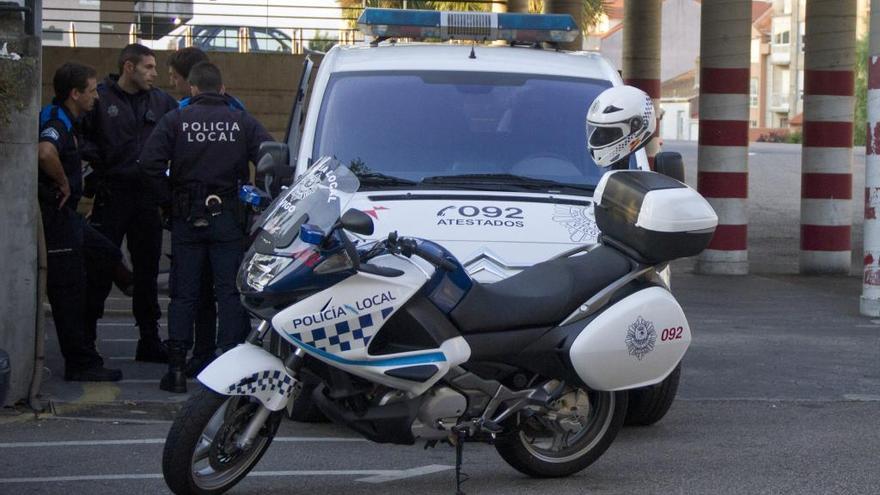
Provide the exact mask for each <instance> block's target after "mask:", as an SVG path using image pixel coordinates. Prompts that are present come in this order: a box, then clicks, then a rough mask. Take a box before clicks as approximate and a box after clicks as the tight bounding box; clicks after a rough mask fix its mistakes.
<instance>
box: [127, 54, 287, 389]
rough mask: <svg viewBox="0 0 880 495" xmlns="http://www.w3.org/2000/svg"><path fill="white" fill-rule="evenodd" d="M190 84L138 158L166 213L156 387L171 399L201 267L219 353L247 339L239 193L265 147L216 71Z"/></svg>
mask: <svg viewBox="0 0 880 495" xmlns="http://www.w3.org/2000/svg"><path fill="white" fill-rule="evenodd" d="M189 82H190V85H191V86H192V94H193V98H192V100H191V101H190V104H189V105H187V106H186V107H184V108H181V109H178V110H176V111H174V112H171V113H169V114H168V115H166V116H165V117H163V118H162V120H161V121H160V122H159V125H158V126H157V128H156V131H155V132H154V133H153V135H152V136H150V139H149V140H148V141H147V144H146V145H145V146H144V152H143V154H142V155H141V158H140V169H141V172H142V174H143V177H144V180H145V181H146V183H147V184H148V186H149V187H150V188H151V189H152V190H153V191H156V193H157V194H158V195H159V196H160V198H162V200H163V201H164V202H165V205H166V207H170V209H171V254H172V256H173V257H174V259H175V260H178V262H175V263H174V264H173V266H172V272H171V277H172V292H171V303H170V305H169V307H168V333H169V336H170V339H169V341H168V357H169V369H168V373H167V374H166V375H165V376H164V377H162V380H161V382H160V384H159V388H161V389H162V390H166V391H170V392H177V393H183V392H186V377H185V376H184V366H185V364H186V354H187V351H188V350H189V348H190V346H191V345H192V338H193V322H194V319H195V315H196V308H197V304H198V297H199V291H200V285H201V281H202V276H201V273H202V270H203V269H204V267H205V265H206V264H210V267H211V270H212V272H213V274H214V291H215V294H216V297H217V307H218V313H219V315H218V316H219V328H218V332H217V345H218V347H219V348H220V350H221V351H226V350H228V349H230V348H232V347H234V346H235V345H236V344H238V343H240V342H242V341H244V338H245V337H246V334H247V329H248V328H249V324H248V323H247V322H248V316H247V314H246V312H245V310H244V308H243V307H242V306H241V303H240V301H239V293H238V290H237V289H236V286H235V277H236V273H237V271H238V265H239V263H240V262H241V258H242V255H243V251H244V248H243V243H242V240H243V237H244V228H243V226H244V220H243V211H244V210H243V205H241V204H240V202H239V201H238V198H237V197H238V189H239V188H240V186H241V185H242V184H244V183H246V182H247V181H248V176H249V169H248V162H249V161H251V162H256V160H257V153H258V151H259V146H260V143H262V142H264V141H272V137H271V136H270V135H269V133H268V132H266V130H265V129H264V128H263V126H262V125H260V123H259V122H257V121H256V120H255V119H254V118H253V117H251V116H250V115H249V114H248V113H246V112H243V111H241V110H238V109H235V108H232V107H231V106H230V98H229V97H228V96H226V95H225V94H224V92H225V90H224V87H223V81H222V77H221V74H220V70H219V69H218V68H217V66H215V65H213V64H211V63H209V62H202V63H199V64H197V65H196V66H194V67H193V68H192V70H191V71H190V74H189ZM169 163H170V167H169ZM179 260H186V262H185V263H181V262H179Z"/></svg>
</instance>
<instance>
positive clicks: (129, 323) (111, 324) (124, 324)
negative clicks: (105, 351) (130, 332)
mask: <svg viewBox="0 0 880 495" xmlns="http://www.w3.org/2000/svg"><path fill="white" fill-rule="evenodd" d="M98 326H99V327H132V328H134V327H135V326H136V325H135V323H134V320H131V321H99V322H98ZM159 326H160V327H162V328H165V327H166V326H167V325H165V324H164V323H159Z"/></svg>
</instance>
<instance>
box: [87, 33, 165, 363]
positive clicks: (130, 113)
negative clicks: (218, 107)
mask: <svg viewBox="0 0 880 495" xmlns="http://www.w3.org/2000/svg"><path fill="white" fill-rule="evenodd" d="M118 67H119V75H118V77H117V76H114V75H110V76H109V77H107V78H106V79H105V80H104V81H103V82H102V83H101V84H99V85H98V94H99V95H100V101H99V103H98V104H97V105H95V108H94V110H93V111H92V112H89V114H88V115H87V116H86V118H85V119H84V122H83V123H84V137H85V138H86V140H87V146H86V148H85V149H84V150H83V154H84V157H85V158H86V159H87V160H88V161H89V162H90V163H91V165H92V168H94V169H95V174H94V175H96V176H98V177H99V181H100V184H101V185H100V187H98V188H97V192H96V194H95V203H94V206H93V209H92V215H91V217H90V222H91V224H92V225H93V226H94V227H95V228H96V229H97V230H98V231H100V232H101V233H102V234H104V235H106V236H107V237H108V238H109V239H110V240H112V241H113V242H114V243H116V245H117V246H121V245H122V240H123V238H125V239H126V245H127V247H128V251H129V253H130V254H131V263H132V268H133V271H134V295H133V298H132V313H134V318H135V323H136V325H137V327H138V330H139V332H140V339H139V340H138V344H137V350H136V352H135V360H136V361H147V362H158V363H165V362H167V360H168V356H167V354H166V350H165V346H164V344H163V343H162V341H161V340H160V339H159V318H160V317H161V310H160V308H159V293H158V286H157V278H158V275H159V260H160V258H161V256H162V221H161V218H160V217H159V206H158V202H157V199H156V198H155V197H153V196H151V195H150V194H149V193H148V191H145V190H144V189H143V184H142V183H141V181H140V175H139V173H138V169H137V159H138V157H139V156H140V154H141V151H142V150H143V146H144V143H145V142H146V141H147V138H149V136H150V134H151V133H152V132H153V129H154V128H155V127H156V124H157V123H158V122H159V119H161V118H162V116H163V115H165V114H166V113H167V112H170V111H171V110H174V109H176V108H177V100H175V99H174V98H173V97H171V95H169V94H168V93H165V92H164V91H162V90H161V89H159V88H155V87H153V84H154V82H155V80H156V77H158V72H157V70H156V57H155V54H154V53H153V51H152V50H151V49H149V48H147V47H145V46H143V45H138V44H130V45H128V46H126V47H125V48H123V49H122V51H121V52H120V55H119V60H118ZM110 288H111V284H109V283H106V284H103V285H101V286H98V287H96V288H95V294H94V295H93V297H95V298H99V299H101V300H102V301H103V300H105V299H106V298H107V295H108V294H109V293H110ZM101 309H102V310H103V308H101ZM89 316H90V324H92V325H94V324H95V323H94V322H95V320H96V319H97V318H98V317H100V312H98V313H97V314H90V315H89Z"/></svg>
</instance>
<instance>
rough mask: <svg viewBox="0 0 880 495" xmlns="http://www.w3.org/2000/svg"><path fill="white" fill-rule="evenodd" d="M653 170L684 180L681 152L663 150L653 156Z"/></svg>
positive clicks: (680, 180)
mask: <svg viewBox="0 0 880 495" xmlns="http://www.w3.org/2000/svg"><path fill="white" fill-rule="evenodd" d="M654 171H655V172H658V173H661V174H663V175H665V176H667V177H672V178H673V179H675V180H677V181H679V182H684V160H683V159H682V158H681V153H676V152H674V151H663V152H660V153H657V156H655V157H654Z"/></svg>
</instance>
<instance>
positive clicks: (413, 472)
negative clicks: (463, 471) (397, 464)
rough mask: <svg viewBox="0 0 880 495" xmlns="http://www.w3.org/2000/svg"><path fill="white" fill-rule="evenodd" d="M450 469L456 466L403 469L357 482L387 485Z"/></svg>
mask: <svg viewBox="0 0 880 495" xmlns="http://www.w3.org/2000/svg"><path fill="white" fill-rule="evenodd" d="M450 469H455V467H454V466H444V465H441V464H431V465H429V466H422V467H417V468H412V469H403V470H400V471H396V472H392V473H390V474H377V475H373V476H370V477H368V478H361V479H358V480H355V481H361V482H364V483H387V482H389V481H397V480H403V479H407V478H415V477H417V476H425V475H428V474H434V473H440V472H443V471H448V470H450Z"/></svg>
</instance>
